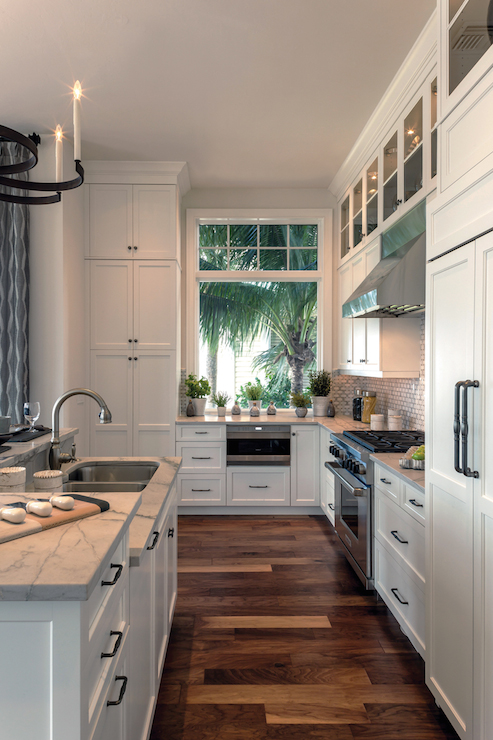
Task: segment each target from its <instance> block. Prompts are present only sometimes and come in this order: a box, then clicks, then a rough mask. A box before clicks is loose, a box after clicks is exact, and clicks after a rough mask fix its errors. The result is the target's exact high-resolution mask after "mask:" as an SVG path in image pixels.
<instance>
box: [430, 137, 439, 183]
mask: <svg viewBox="0 0 493 740" xmlns="http://www.w3.org/2000/svg"><path fill="white" fill-rule="evenodd" d="M437 135H438V129H435V130H434V131H432V132H431V176H432V178H433V177H435V175H436V173H437Z"/></svg>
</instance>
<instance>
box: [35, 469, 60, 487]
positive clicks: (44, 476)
mask: <svg viewBox="0 0 493 740" xmlns="http://www.w3.org/2000/svg"><path fill="white" fill-rule="evenodd" d="M33 481H34V490H35V491H36V493H62V492H63V473H62V471H61V470H39V471H38V472H37V473H34V475H33Z"/></svg>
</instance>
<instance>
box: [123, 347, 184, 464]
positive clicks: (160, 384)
mask: <svg viewBox="0 0 493 740" xmlns="http://www.w3.org/2000/svg"><path fill="white" fill-rule="evenodd" d="M136 357H138V360H134V361H133V363H132V364H133V371H134V390H133V398H134V415H133V423H134V452H133V454H134V455H160V456H166V455H173V454H174V434H172V430H174V422H175V417H176V409H175V404H176V394H175V378H176V355H175V353H174V352H139V354H138V355H136Z"/></svg>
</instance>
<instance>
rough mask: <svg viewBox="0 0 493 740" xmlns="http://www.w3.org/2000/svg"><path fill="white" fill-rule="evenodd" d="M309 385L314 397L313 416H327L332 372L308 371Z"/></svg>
mask: <svg viewBox="0 0 493 740" xmlns="http://www.w3.org/2000/svg"><path fill="white" fill-rule="evenodd" d="M308 387H309V390H310V395H311V397H312V407H313V416H326V415H327V408H328V405H329V393H330V373H329V372H327V370H317V371H316V372H315V371H314V372H311V373H308Z"/></svg>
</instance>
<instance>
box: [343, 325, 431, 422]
mask: <svg viewBox="0 0 493 740" xmlns="http://www.w3.org/2000/svg"><path fill="white" fill-rule="evenodd" d="M420 353H421V357H420V373H419V378H411V379H409V378H395V379H390V378H366V377H363V376H360V375H340V374H339V371H337V370H335V371H334V372H333V374H332V388H331V394H330V395H331V398H332V401H333V403H334V406H335V408H336V412H337V413H339V414H345V415H347V416H352V413H353V406H352V404H353V397H354V390H355V388H361V389H362V390H364V391H375V392H376V394H377V406H376V409H375V413H376V414H385V413H386V412H387V409H397V410H399V411H401V413H402V427H403V429H424V428H425V320H424V317H423V318H422V319H421V343H420Z"/></svg>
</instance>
